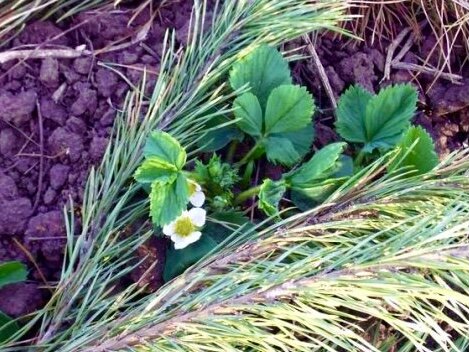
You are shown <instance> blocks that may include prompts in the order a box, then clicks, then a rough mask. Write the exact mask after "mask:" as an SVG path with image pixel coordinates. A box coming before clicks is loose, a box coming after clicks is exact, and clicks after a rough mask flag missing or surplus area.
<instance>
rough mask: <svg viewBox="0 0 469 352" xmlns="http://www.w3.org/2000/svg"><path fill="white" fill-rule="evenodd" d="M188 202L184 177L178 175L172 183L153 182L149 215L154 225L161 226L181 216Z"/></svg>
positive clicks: (187, 190) (187, 189) (186, 184)
mask: <svg viewBox="0 0 469 352" xmlns="http://www.w3.org/2000/svg"><path fill="white" fill-rule="evenodd" d="M188 201H189V187H188V181H187V179H186V177H185V176H184V175H183V174H182V173H179V174H178V175H177V177H176V178H175V180H174V181H172V182H160V181H154V182H153V183H152V184H151V192H150V215H151V218H152V221H153V223H154V224H156V225H158V226H163V225H166V224H168V223H170V222H171V221H173V220H174V219H176V218H177V217H178V216H179V215H181V213H182V211H183V210H185V209H186V207H187V203H188Z"/></svg>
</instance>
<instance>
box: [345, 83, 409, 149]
mask: <svg viewBox="0 0 469 352" xmlns="http://www.w3.org/2000/svg"><path fill="white" fill-rule="evenodd" d="M354 98H355V99H356V105H357V106H356V108H355V109H352V108H351V105H352V104H353V99H354ZM367 100H368V103H366V101H367ZM365 103H366V108H365V113H364V114H363V107H364V106H365ZM416 104H417V92H416V90H415V88H413V87H412V86H411V85H409V84H404V85H402V84H401V85H395V86H390V87H387V88H385V89H382V90H381V91H380V92H379V94H378V95H375V96H373V97H372V98H371V99H370V96H369V93H367V92H366V91H364V90H363V89H359V88H355V89H352V90H350V91H349V92H346V96H345V97H344V98H343V100H342V99H341V102H340V106H339V108H338V115H337V123H336V126H337V130H338V132H339V133H340V135H341V136H342V137H343V138H344V139H345V140H347V141H350V142H358V143H363V144H364V147H363V150H364V151H365V152H372V151H373V150H374V149H376V148H380V149H389V148H391V147H393V146H394V145H395V144H396V143H397V141H398V140H399V139H400V137H401V135H402V133H403V132H404V131H405V130H406V129H407V128H408V127H409V126H410V119H411V118H412V116H413V115H414V113H415V110H416ZM359 129H360V130H361V132H360V131H359Z"/></svg>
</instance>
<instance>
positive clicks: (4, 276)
mask: <svg viewBox="0 0 469 352" xmlns="http://www.w3.org/2000/svg"><path fill="white" fill-rule="evenodd" d="M27 276H28V270H27V268H26V266H25V265H24V264H23V263H21V262H18V261H10V262H5V263H1V264H0V288H2V287H4V286H6V285H10V284H14V283H17V282H22V281H25V280H26V277H27Z"/></svg>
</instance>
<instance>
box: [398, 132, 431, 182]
mask: <svg viewBox="0 0 469 352" xmlns="http://www.w3.org/2000/svg"><path fill="white" fill-rule="evenodd" d="M398 147H399V148H400V151H399V153H398V155H397V156H396V159H394V162H393V163H392V164H391V165H390V167H389V169H390V170H395V169H397V168H401V167H408V169H407V170H405V171H409V169H410V170H413V171H414V172H413V173H412V175H417V174H424V173H426V172H428V171H431V170H432V169H433V168H435V166H437V165H438V155H437V153H436V151H435V146H434V144H433V140H432V137H431V136H430V135H429V134H428V133H427V132H426V131H425V130H424V129H423V128H422V127H420V126H412V127H411V128H409V129H408V130H407V132H406V133H405V134H404V136H403V137H402V139H401V141H400V142H399V144H398Z"/></svg>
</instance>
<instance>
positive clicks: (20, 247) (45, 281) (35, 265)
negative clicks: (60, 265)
mask: <svg viewBox="0 0 469 352" xmlns="http://www.w3.org/2000/svg"><path fill="white" fill-rule="evenodd" d="M13 242H15V244H16V245H17V246H18V247H19V249H21V251H22V252H23V253H24V254H25V255H26V257H27V258H28V259H29V261H30V262H31V263H32V264H33V266H34V267H35V268H36V270H37V272H38V274H39V277H40V278H41V280H42V281H43V282H44V285H45V286H46V287H49V283H48V282H47V279H46V277H45V275H44V273H43V272H42V270H41V268H40V267H39V265H38V264H37V262H36V260H35V259H34V257H33V255H32V254H31V252H30V251H28V250H27V249H26V247H25V246H23V245H22V244H21V243H20V242H19V241H18V240H17V239H16V238H14V237H13ZM49 291H51V293H54V292H53V290H52V289H51V288H49Z"/></svg>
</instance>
